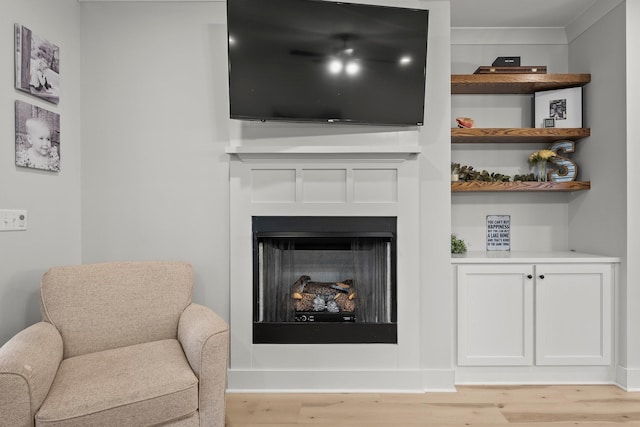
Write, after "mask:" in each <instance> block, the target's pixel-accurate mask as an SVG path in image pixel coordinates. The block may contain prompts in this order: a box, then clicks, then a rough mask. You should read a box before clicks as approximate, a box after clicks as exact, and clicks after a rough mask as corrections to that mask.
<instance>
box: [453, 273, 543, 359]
mask: <svg viewBox="0 0 640 427" xmlns="http://www.w3.org/2000/svg"><path fill="white" fill-rule="evenodd" d="M532 274H533V266H531V265H520V264H514V265H459V266H458V271H457V283H458V365H460V366H524V365H531V364H532V363H533V280H532V278H531V277H532Z"/></svg>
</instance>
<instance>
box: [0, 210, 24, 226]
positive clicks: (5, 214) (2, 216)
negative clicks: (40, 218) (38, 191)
mask: <svg viewBox="0 0 640 427" xmlns="http://www.w3.org/2000/svg"><path fill="white" fill-rule="evenodd" d="M26 229H27V211H26V210H24V209H0V231H24V230H26Z"/></svg>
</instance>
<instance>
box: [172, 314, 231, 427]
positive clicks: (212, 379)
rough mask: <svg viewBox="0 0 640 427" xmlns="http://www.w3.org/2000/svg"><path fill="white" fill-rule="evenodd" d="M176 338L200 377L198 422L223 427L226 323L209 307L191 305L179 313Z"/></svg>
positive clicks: (227, 329) (227, 328) (225, 380)
mask: <svg viewBox="0 0 640 427" xmlns="http://www.w3.org/2000/svg"><path fill="white" fill-rule="evenodd" d="M178 340H179V341H180V343H181V344H182V348H183V350H184V353H185V355H186V356H187V360H188V361H189V364H190V365H191V369H193V371H194V373H195V374H196V376H197V377H198V380H199V391H200V392H199V405H198V407H199V412H200V421H201V422H200V424H201V425H212V426H220V427H223V426H224V418H225V391H226V389H227V364H228V359H229V325H227V323H226V322H225V321H224V320H223V319H222V318H221V317H220V316H218V315H217V314H216V313H214V312H213V311H212V310H211V309H209V308H207V307H205V306H202V305H199V304H191V305H189V306H188V307H187V308H186V309H185V310H184V312H183V313H182V315H181V316H180V321H179V322H178Z"/></svg>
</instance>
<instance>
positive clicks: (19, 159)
mask: <svg viewBox="0 0 640 427" xmlns="http://www.w3.org/2000/svg"><path fill="white" fill-rule="evenodd" d="M16 166H22V167H26V168H32V169H42V170H47V171H52V172H59V171H60V115H59V114H58V113H54V112H53V111H49V110H45V109H44V108H40V107H36V106H35V105H31V104H28V103H26V102H23V101H16Z"/></svg>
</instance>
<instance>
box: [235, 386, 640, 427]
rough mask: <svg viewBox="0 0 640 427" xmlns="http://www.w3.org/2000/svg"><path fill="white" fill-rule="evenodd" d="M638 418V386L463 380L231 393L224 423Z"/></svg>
mask: <svg viewBox="0 0 640 427" xmlns="http://www.w3.org/2000/svg"><path fill="white" fill-rule="evenodd" d="M617 423H625V424H626V425H636V426H640V393H627V392H625V391H623V390H621V389H619V388H617V387H615V386H569V385H567V386H466V387H458V392H456V393H425V394H378V393H373V394H355V393H345V394H233V393H230V394H228V395H227V427H287V426H307V427H309V426H313V427H321V426H327V427H351V426H353V427H356V426H357V427H362V426H373V427H382V426H393V427H395V426H398V427H417V426H446V427H451V426H481V427H490V426H500V425H504V424H513V425H517V426H518V427H541V426H542V427H544V426H547V427H567V426H576V425H583V426H590V427H592V426H599V425H602V426H607V425H611V424H617Z"/></svg>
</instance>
